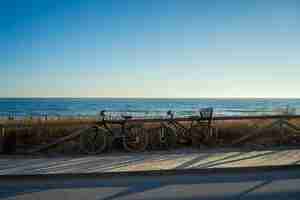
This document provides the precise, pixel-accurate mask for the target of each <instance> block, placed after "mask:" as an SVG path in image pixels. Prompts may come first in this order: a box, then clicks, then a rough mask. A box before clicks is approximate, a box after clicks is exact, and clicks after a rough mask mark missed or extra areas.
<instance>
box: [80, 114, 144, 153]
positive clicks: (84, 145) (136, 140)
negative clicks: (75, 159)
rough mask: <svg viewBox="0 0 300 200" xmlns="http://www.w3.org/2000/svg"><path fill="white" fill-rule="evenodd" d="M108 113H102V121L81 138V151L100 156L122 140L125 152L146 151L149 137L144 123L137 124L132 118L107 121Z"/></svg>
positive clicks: (126, 117)
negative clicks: (114, 143) (116, 141)
mask: <svg viewBox="0 0 300 200" xmlns="http://www.w3.org/2000/svg"><path fill="white" fill-rule="evenodd" d="M105 113H106V111H104V110H103V111H101V112H100V117H101V119H100V120H99V121H97V122H96V124H95V125H94V126H92V127H91V128H89V129H88V130H87V131H85V133H84V134H81V136H80V144H81V150H82V151H83V152H84V153H87V154H99V153H101V152H103V151H105V150H108V149H110V148H111V147H112V144H113V141H115V140H116V139H120V140H121V142H122V144H123V147H124V149H125V150H127V151H129V152H141V151H144V150H146V148H147V146H148V143H149V137H148V134H147V133H146V131H145V128H144V127H143V124H142V123H135V122H134V120H131V119H132V116H126V115H123V116H121V117H122V119H120V120H107V119H106V118H107V116H106V114H105Z"/></svg>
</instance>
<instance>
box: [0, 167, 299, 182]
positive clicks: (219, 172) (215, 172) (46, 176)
mask: <svg viewBox="0 0 300 200" xmlns="http://www.w3.org/2000/svg"><path fill="white" fill-rule="evenodd" d="M287 170H288V171H298V172H299V173H300V165H281V166H261V167H232V168H206V169H182V170H176V169H171V170H153V171H130V172H93V173H60V174H54V173H53V174H20V175H13V174H7V175H0V178H1V179H2V180H3V179H10V180H14V179H34V180H38V179H66V178H69V179H74V178H76V179H80V178H115V177H116V178H120V177H137V176H176V175H193V174H194V175H208V176H209V175H224V174H225V175H226V174H236V173H245V174H249V173H262V172H274V171H275V172H280V171H287Z"/></svg>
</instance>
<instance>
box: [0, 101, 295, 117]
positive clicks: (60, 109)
mask: <svg viewBox="0 0 300 200" xmlns="http://www.w3.org/2000/svg"><path fill="white" fill-rule="evenodd" d="M206 107H213V108H214V114H215V115H223V116H224V115H225V116H233V115H234V116H236V115H243V116H244V115H273V114H279V113H282V112H283V111H284V110H286V108H288V109H289V112H290V113H291V114H300V99H142V98H141V99H135V98H130V99H128V98H0V117H1V118H6V117H8V116H14V117H15V118H18V117H19V118H24V117H39V116H44V115H47V116H49V117H94V116H97V115H98V114H99V112H100V111H101V110H107V111H108V113H109V114H110V115H113V116H114V115H115V116H120V115H122V114H124V113H126V114H127V115H132V116H135V117H158V116H160V117H161V116H165V114H166V112H167V111H168V110H172V111H174V112H175V115H176V116H180V117H181V116H188V115H193V114H196V113H197V111H198V110H199V109H201V108H206Z"/></svg>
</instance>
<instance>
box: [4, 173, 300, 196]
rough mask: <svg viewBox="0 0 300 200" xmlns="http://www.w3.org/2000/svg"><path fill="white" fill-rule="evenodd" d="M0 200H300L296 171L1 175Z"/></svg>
mask: <svg viewBox="0 0 300 200" xmlns="http://www.w3.org/2000/svg"><path fill="white" fill-rule="evenodd" d="M0 199H1V200H2V199H28V200H35V199H46V200H47V199H51V200H53V199H54V200H59V199H72V200H77V199H84V200H88V199H105V200H109V199H130V200H133V199H214V200H218V199H272V200H274V199H285V200H289V199H300V168H299V167H298V168H297V167H294V168H280V169H276V170H275V169H270V170H267V171H266V170H250V171H249V170H245V171H243V170H237V171H231V172H228V171H227V172H226V171H222V170H221V169H218V170H217V171H210V172H207V173H205V172H203V171H201V172H197V171H192V172H191V171H190V172H189V171H188V170H186V172H184V171H182V172H180V173H176V172H173V173H171V174H170V173H162V172H159V173H158V172H155V173H154V174H152V175H151V173H148V174H143V173H135V174H131V173H123V174H122V173H121V174H118V173H117V174H114V175H97V174H92V175H88V174H84V175H68V176H64V175H54V174H52V175H45V176H8V177H7V176H1V177H0Z"/></svg>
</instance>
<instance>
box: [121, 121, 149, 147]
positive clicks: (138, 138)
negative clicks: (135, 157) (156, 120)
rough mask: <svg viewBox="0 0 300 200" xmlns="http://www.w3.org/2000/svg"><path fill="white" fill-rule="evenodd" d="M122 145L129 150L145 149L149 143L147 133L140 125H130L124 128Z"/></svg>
mask: <svg viewBox="0 0 300 200" xmlns="http://www.w3.org/2000/svg"><path fill="white" fill-rule="evenodd" d="M122 142H123V147H124V149H125V150H126V151H129V152H141V151H145V150H146V148H147V146H148V143H149V135H148V134H147V132H146V130H145V129H144V127H143V126H141V125H130V126H129V127H127V128H126V129H125V135H124V136H123V140H122Z"/></svg>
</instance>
